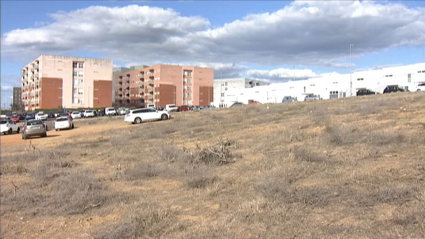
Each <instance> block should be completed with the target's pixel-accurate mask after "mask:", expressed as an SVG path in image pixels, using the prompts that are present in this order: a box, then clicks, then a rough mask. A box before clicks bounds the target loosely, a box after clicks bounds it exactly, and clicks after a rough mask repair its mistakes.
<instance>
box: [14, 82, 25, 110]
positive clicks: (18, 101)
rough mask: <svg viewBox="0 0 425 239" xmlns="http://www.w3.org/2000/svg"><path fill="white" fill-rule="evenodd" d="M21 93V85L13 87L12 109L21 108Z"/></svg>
mask: <svg viewBox="0 0 425 239" xmlns="http://www.w3.org/2000/svg"><path fill="white" fill-rule="evenodd" d="M21 93H22V89H21V87H13V92H12V109H19V110H20V109H23V105H22V99H21Z"/></svg>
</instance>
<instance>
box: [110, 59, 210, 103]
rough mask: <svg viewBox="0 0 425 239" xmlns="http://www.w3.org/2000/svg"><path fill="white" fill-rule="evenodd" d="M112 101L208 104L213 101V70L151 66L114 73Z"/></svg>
mask: <svg viewBox="0 0 425 239" xmlns="http://www.w3.org/2000/svg"><path fill="white" fill-rule="evenodd" d="M114 81H115V82H116V85H115V104H116V105H117V106H130V107H144V106H145V104H155V106H156V107H165V105H166V104H175V105H177V106H181V105H194V106H208V105H210V104H211V102H212V101H213V84H214V69H212V68H203V67H191V66H178V65H164V64H161V65H155V66H151V67H146V68H142V69H135V70H131V71H127V72H123V73H120V74H116V79H115V80H114Z"/></svg>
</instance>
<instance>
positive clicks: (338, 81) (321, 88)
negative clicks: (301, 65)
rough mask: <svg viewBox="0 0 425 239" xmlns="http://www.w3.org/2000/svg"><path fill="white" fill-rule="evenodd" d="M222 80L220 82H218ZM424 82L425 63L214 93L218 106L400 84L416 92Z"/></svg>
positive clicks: (324, 96)
mask: <svg viewBox="0 0 425 239" xmlns="http://www.w3.org/2000/svg"><path fill="white" fill-rule="evenodd" d="M216 82H217V83H215V84H214V87H215V89H214V92H220V87H221V88H222V87H223V86H221V82H220V81H217V80H216ZM219 82H220V83H219ZM420 83H425V63H418V64H412V65H406V66H398V67H388V68H382V69H376V70H369V71H358V72H353V73H352V74H341V75H338V74H337V75H335V74H330V75H324V76H322V77H317V78H310V79H307V80H300V81H289V82H285V83H273V84H270V85H269V86H258V87H254V88H244V87H242V86H240V88H239V89H228V90H227V91H225V93H223V94H224V96H223V97H221V99H220V97H218V96H217V94H215V95H214V97H215V98H214V105H216V106H218V105H219V104H220V103H221V102H220V101H221V100H222V101H223V104H224V105H226V106H227V107H228V106H230V105H231V104H233V103H234V102H235V101H240V102H242V103H245V104H247V103H248V101H249V100H250V99H251V100H256V101H259V102H261V103H279V102H282V98H283V97H284V96H292V97H296V98H297V99H298V101H303V100H304V98H305V96H306V95H308V94H316V95H320V97H321V98H322V99H330V98H331V94H336V95H338V98H342V97H349V96H351V95H352V96H355V95H356V93H357V90H358V89H363V88H366V89H370V90H372V91H375V92H377V93H383V90H384V89H385V87H386V86H387V85H399V86H400V87H402V88H408V90H410V91H416V89H417V86H418V84H420ZM350 86H351V87H350Z"/></svg>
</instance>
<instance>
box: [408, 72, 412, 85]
mask: <svg viewBox="0 0 425 239" xmlns="http://www.w3.org/2000/svg"><path fill="white" fill-rule="evenodd" d="M407 82H408V83H410V82H412V74H407Z"/></svg>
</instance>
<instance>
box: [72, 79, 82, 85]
mask: <svg viewBox="0 0 425 239" xmlns="http://www.w3.org/2000/svg"><path fill="white" fill-rule="evenodd" d="M82 84H84V80H82V79H74V85H82Z"/></svg>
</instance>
